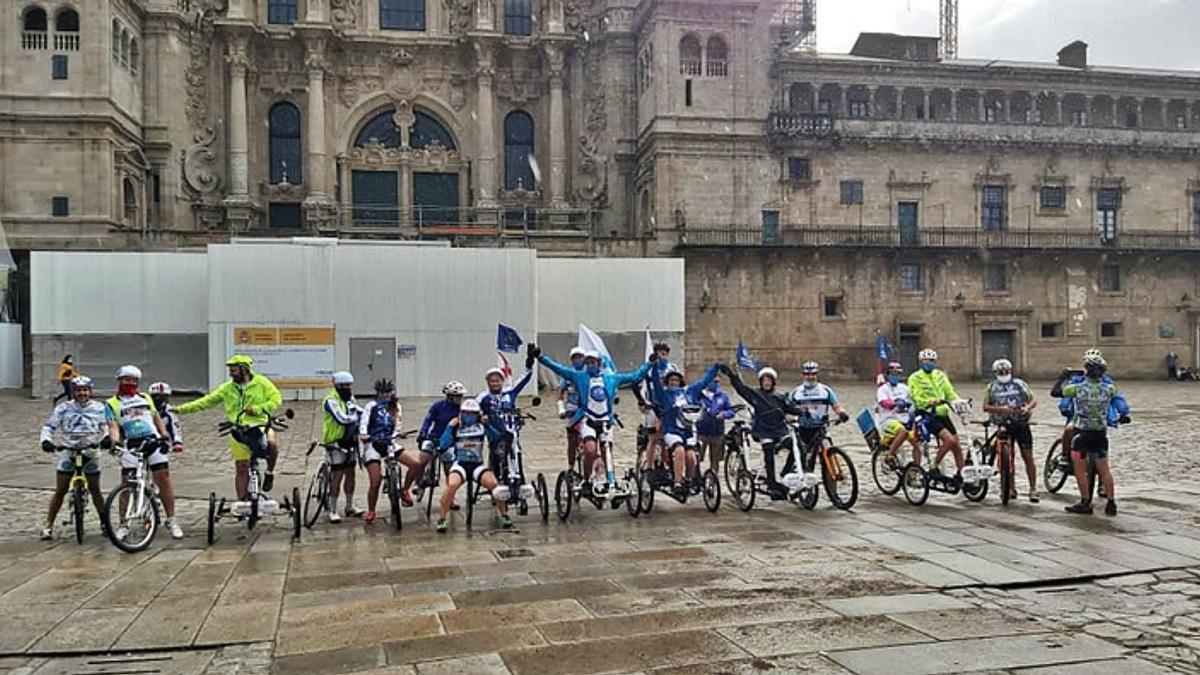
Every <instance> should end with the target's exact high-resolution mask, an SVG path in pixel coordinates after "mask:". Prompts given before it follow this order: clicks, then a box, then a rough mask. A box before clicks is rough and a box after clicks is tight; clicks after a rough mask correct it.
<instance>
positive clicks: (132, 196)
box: [121, 178, 138, 225]
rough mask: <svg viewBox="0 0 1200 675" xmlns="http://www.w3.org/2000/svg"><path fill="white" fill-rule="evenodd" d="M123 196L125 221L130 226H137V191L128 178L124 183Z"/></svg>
mask: <svg viewBox="0 0 1200 675" xmlns="http://www.w3.org/2000/svg"><path fill="white" fill-rule="evenodd" d="M121 196H122V201H123V202H124V204H123V206H124V207H125V220H126V221H128V223H129V224H130V225H136V224H137V223H136V221H137V211H138V203H137V190H135V189H134V188H133V181H132V180H130V179H128V178H126V179H125V180H124V181H123V185H122V190H121Z"/></svg>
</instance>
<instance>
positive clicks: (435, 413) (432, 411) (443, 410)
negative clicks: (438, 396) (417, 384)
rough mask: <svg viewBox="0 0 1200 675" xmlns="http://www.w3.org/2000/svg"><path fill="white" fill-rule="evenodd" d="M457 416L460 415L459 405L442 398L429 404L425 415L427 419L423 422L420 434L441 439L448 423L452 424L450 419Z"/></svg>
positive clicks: (431, 438) (433, 438)
mask: <svg viewBox="0 0 1200 675" xmlns="http://www.w3.org/2000/svg"><path fill="white" fill-rule="evenodd" d="M455 417H458V406H456V405H453V404H452V403H450V402H449V401H447V400H446V399H442V400H440V401H438V402H437V403H434V404H433V405H431V406H429V412H428V413H426V415H425V421H424V422H422V423H421V431H420V432H419V434H420V435H421V436H422V437H424V438H428V439H430V440H437V439H440V438H441V437H442V432H443V431H445V430H446V425H447V424H450V420H452V419H454V418H455Z"/></svg>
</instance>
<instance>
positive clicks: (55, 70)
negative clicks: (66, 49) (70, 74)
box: [50, 54, 67, 80]
mask: <svg viewBox="0 0 1200 675" xmlns="http://www.w3.org/2000/svg"><path fill="white" fill-rule="evenodd" d="M50 77H51V78H53V79H55V80H65V79H67V55H66V54H55V55H53V56H51V57H50Z"/></svg>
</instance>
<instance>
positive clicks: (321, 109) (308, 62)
mask: <svg viewBox="0 0 1200 675" xmlns="http://www.w3.org/2000/svg"><path fill="white" fill-rule="evenodd" d="M305 52H306V53H305V56H304V67H305V69H307V71H308V105H307V108H308V124H307V129H306V132H307V133H306V134H305V135H306V136H307V139H306V140H307V141H308V145H307V150H308V151H307V152H306V153H305V155H304V181H305V182H306V183H307V184H308V198H307V199H305V200H304V201H305V203H306V204H312V203H323V204H324V203H328V202H329V201H330V199H329V193H328V192H326V187H327V186H326V182H327V181H326V179H325V71H326V69H327V68H328V62H326V60H325V40H323V39H313V40H310V41H308V43H307V44H306V45H305Z"/></svg>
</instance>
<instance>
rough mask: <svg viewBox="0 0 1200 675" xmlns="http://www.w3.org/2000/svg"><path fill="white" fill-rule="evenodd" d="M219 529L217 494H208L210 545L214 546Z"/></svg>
mask: <svg viewBox="0 0 1200 675" xmlns="http://www.w3.org/2000/svg"><path fill="white" fill-rule="evenodd" d="M216 529H217V493H215V492H210V493H208V545H209V546H212V543H213V540H214V539H216Z"/></svg>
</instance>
